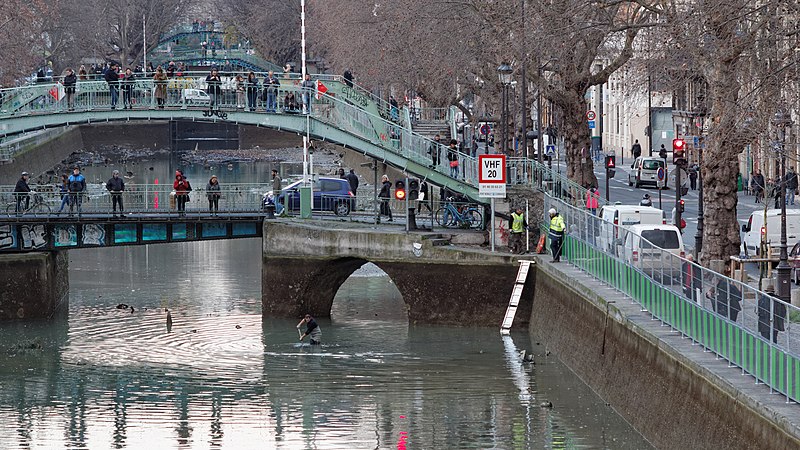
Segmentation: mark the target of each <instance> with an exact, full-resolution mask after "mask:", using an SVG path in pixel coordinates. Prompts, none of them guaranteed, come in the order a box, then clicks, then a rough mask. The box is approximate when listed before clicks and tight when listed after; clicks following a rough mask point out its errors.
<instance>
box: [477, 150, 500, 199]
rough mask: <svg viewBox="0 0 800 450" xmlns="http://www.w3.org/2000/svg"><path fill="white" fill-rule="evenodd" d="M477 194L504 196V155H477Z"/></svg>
mask: <svg viewBox="0 0 800 450" xmlns="http://www.w3.org/2000/svg"><path fill="white" fill-rule="evenodd" d="M478 169H479V170H478V196H479V197H484V198H492V197H494V198H505V197H506V182H507V180H506V156H505V155H478Z"/></svg>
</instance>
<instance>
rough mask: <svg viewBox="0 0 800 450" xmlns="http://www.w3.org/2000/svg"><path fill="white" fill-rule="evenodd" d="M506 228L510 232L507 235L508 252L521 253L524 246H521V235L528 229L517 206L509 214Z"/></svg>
mask: <svg viewBox="0 0 800 450" xmlns="http://www.w3.org/2000/svg"><path fill="white" fill-rule="evenodd" d="M508 228H509V229H510V230H511V231H510V232H509V234H508V248H509V250H511V253H517V254H520V253H523V252H524V251H525V246H524V245H522V234H523V233H524V232H525V230H526V229H527V228H528V223H527V222H526V221H525V215H524V214H523V213H522V208H520V207H519V206H518V207H517V208H516V209H515V210H514V212H512V213H511V218H510V219H509V220H508Z"/></svg>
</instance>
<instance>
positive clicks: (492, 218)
mask: <svg viewBox="0 0 800 450" xmlns="http://www.w3.org/2000/svg"><path fill="white" fill-rule="evenodd" d="M489 203H490V204H491V205H492V217H490V218H489V221H490V222H491V223H492V231H491V233H492V252H494V239H495V237H494V197H492V198H491V199H489Z"/></svg>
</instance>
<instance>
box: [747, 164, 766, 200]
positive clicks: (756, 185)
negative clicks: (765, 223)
mask: <svg viewBox="0 0 800 450" xmlns="http://www.w3.org/2000/svg"><path fill="white" fill-rule="evenodd" d="M751 178H752V184H753V193H754V194H755V196H756V203H759V202H761V201H762V200H764V190H765V188H766V186H767V185H766V184H765V183H764V175H761V171H760V170H758V169H756V171H755V173H754V174H753V176H752V177H751Z"/></svg>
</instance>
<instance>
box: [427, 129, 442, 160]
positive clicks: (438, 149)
mask: <svg viewBox="0 0 800 450" xmlns="http://www.w3.org/2000/svg"><path fill="white" fill-rule="evenodd" d="M441 140H442V138H441V137H440V136H439V135H438V134H437V135H435V136H433V142H431V145H430V147H428V154H429V155H431V165H430V167H431V169H435V168H437V167H438V166H439V161H440V160H441V157H442V145H441Z"/></svg>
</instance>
